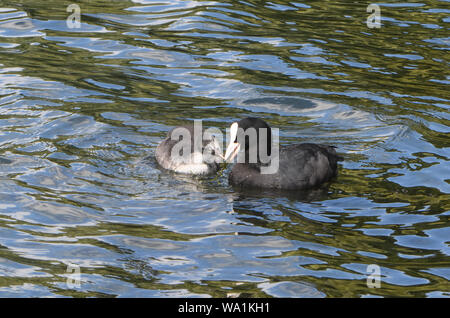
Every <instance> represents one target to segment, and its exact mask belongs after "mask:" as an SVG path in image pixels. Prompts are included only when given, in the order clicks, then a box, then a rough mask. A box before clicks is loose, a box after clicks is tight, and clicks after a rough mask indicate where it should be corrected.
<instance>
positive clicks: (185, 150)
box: [155, 125, 223, 175]
mask: <svg viewBox="0 0 450 318" xmlns="http://www.w3.org/2000/svg"><path fill="white" fill-rule="evenodd" d="M155 157H156V161H157V162H158V163H159V165H161V167H163V168H164V169H168V170H172V171H175V172H178V173H185V174H200V175H205V174H212V173H215V172H217V170H218V169H219V163H218V162H221V161H222V158H223V157H222V154H221V149H220V145H219V143H218V142H217V141H216V139H215V137H214V136H213V135H209V136H208V135H207V136H204V135H203V131H202V130H201V129H200V131H196V130H195V129H194V125H186V126H180V127H175V128H172V129H171V130H170V131H169V132H168V133H167V137H166V138H165V139H164V140H163V141H161V142H160V143H159V144H158V146H157V147H156V153H155Z"/></svg>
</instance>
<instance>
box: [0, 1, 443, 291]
mask: <svg viewBox="0 0 450 318" xmlns="http://www.w3.org/2000/svg"><path fill="white" fill-rule="evenodd" d="M69 4H71V2H70V1H31V0H30V1H27V0H23V1H0V83H1V86H0V296H1V297H12V296H14V297H44V296H52V297H59V296H63V297H66V296H76V297H85V296H95V297H102V296H108V297H111V296H121V297H174V296H176V297H210V296H212V297H227V296H239V297H267V296H269V297H272V296H273V297H378V296H382V297H386V296H407V297H417V296H418V297H449V296H450V288H449V278H450V258H449V255H450V247H449V243H450V238H449V237H450V230H449V221H448V220H449V211H450V165H449V158H450V148H449V146H450V143H449V132H450V128H449V119H450V114H449V105H450V98H449V97H450V96H449V95H448V90H449V88H450V87H449V84H450V72H449V59H448V51H449V48H450V38H449V32H448V30H449V22H450V14H449V13H450V10H449V7H448V2H447V1H435V0H426V1H420V2H408V3H406V2H405V3H399V2H395V1H387V2H384V3H382V4H380V8H381V27H380V28H369V27H368V25H367V23H366V20H367V17H368V16H369V15H370V14H371V13H370V12H369V13H368V12H367V5H368V3H367V2H344V1H334V2H328V1H308V2H303V3H300V2H289V1H276V0H274V1H271V2H261V1H252V0H249V1H220V2H216V1H173V0H172V1H165V0H158V1H150V0H134V1H101V0H89V1H87V0H86V1H77V4H79V6H80V8H81V28H68V26H67V24H66V19H67V17H68V16H69V15H70V14H71V12H67V11H66V9H67V6H68V5H69ZM249 115H252V116H258V117H261V118H264V119H265V120H267V121H268V122H269V123H270V124H271V125H272V126H273V127H277V128H279V129H280V141H281V143H282V144H289V143H294V142H302V141H308V142H316V143H328V144H333V145H336V146H337V149H338V152H339V153H340V154H341V155H343V156H344V157H345V161H344V162H342V163H341V165H340V168H339V176H338V178H337V179H336V180H335V181H334V182H333V183H331V184H330V185H329V187H328V188H324V189H321V190H316V191H311V192H305V193H298V194H296V195H292V194H290V195H285V194H277V193H271V192H238V191H236V190H234V189H233V188H232V187H230V186H229V185H228V182H227V176H228V173H229V171H230V167H228V168H227V169H225V170H224V171H221V172H220V174H219V175H217V176H212V177H207V178H193V177H186V176H181V175H174V174H171V173H168V172H165V171H161V170H160V169H159V168H158V166H157V164H156V163H155V161H154V159H153V155H154V151H155V147H156V145H157V144H158V142H159V141H160V140H162V138H163V137H164V136H165V133H166V132H167V130H168V129H170V128H171V127H173V126H175V125H180V124H184V123H186V122H187V121H190V120H193V119H203V125H204V127H218V128H220V129H221V130H222V131H224V130H225V129H226V128H227V127H229V125H230V124H231V123H232V122H233V121H235V120H237V119H239V118H243V117H245V116H249ZM71 264H72V265H71ZM371 264H374V265H376V266H378V267H377V268H378V269H379V274H380V275H381V281H380V288H369V286H368V285H367V279H368V277H369V275H371V274H374V273H372V272H371V270H370V268H371V267H369V265H371ZM70 266H79V269H80V276H79V278H80V279H81V282H80V284H79V286H77V285H73V284H71V283H70V282H74V281H75V280H73V279H74V277H75V278H76V275H75V276H74V274H76V272H74V271H73V268H76V267H70ZM375 274H376V272H375ZM369 278H370V279H372V278H373V276H370V277H369ZM71 279H72V280H71ZM370 279H369V281H372V280H370Z"/></svg>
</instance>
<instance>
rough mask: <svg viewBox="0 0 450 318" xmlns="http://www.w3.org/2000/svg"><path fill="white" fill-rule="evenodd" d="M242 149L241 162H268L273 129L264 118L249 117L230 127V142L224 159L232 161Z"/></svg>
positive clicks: (239, 160) (239, 159) (239, 157)
mask: <svg viewBox="0 0 450 318" xmlns="http://www.w3.org/2000/svg"><path fill="white" fill-rule="evenodd" d="M240 150H242V152H243V155H245V156H242V157H241V156H238V162H240V163H256V164H260V163H261V162H267V159H266V158H267V157H270V156H271V153H272V130H271V129H270V126H269V125H268V124H267V123H266V122H265V121H264V120H262V119H259V118H254V117H247V118H244V119H242V120H240V121H238V122H235V123H233V124H232V125H231V127H230V144H229V145H228V147H227V150H226V152H225V156H224V159H225V160H226V161H232V160H233V158H234V157H235V156H236V155H237V154H238V153H239V151H240Z"/></svg>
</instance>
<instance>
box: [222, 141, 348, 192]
mask: <svg viewBox="0 0 450 318" xmlns="http://www.w3.org/2000/svg"><path fill="white" fill-rule="evenodd" d="M339 158H340V157H338V156H337V154H336V151H335V150H334V147H331V146H325V145H317V144H309V143H304V144H295V145H289V146H284V147H283V146H282V147H280V152H279V157H278V160H279V166H278V171H276V172H275V173H272V174H262V173H261V166H259V165H257V164H245V163H237V164H235V165H234V167H233V169H232V171H231V173H230V175H229V182H230V183H231V184H233V185H235V186H240V187H251V188H255V187H256V188H272V189H282V190H301V189H309V188H314V187H317V186H319V185H320V184H322V183H324V182H326V181H329V180H330V179H332V178H333V177H335V176H336V174H337V161H338V160H339ZM272 160H273V159H272Z"/></svg>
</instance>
